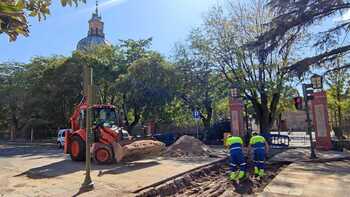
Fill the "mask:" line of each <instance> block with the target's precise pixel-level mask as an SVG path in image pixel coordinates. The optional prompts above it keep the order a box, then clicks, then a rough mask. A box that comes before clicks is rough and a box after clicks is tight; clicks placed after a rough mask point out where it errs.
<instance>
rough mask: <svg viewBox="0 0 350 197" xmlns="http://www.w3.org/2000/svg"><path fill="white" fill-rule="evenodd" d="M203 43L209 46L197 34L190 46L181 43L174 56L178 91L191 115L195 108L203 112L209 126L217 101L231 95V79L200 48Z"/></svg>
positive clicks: (202, 116) (206, 124) (204, 122)
mask: <svg viewBox="0 0 350 197" xmlns="http://www.w3.org/2000/svg"><path fill="white" fill-rule="evenodd" d="M201 46H205V43H202V42H201V40H196V39H193V38H192V40H190V43H189V46H186V45H178V46H177V48H176V53H175V58H174V59H175V67H176V69H175V70H176V76H177V78H178V81H177V84H176V85H177V88H176V95H177V98H179V99H180V100H181V104H182V106H183V108H187V113H188V114H189V115H191V114H192V112H193V111H194V110H197V111H199V112H200V117H201V120H202V122H203V125H204V127H205V128H206V129H209V127H210V125H211V122H212V117H213V112H214V108H215V103H216V102H218V101H220V100H222V99H224V98H225V97H227V95H228V94H227V90H228V89H227V86H228V83H227V82H226V81H225V80H224V77H222V75H221V74H220V73H218V72H215V71H214V69H212V66H213V65H212V63H211V61H210V60H209V59H208V58H207V57H206V56H205V55H203V54H202V53H200V51H199V50H198V48H196V47H201ZM191 119H193V118H191Z"/></svg>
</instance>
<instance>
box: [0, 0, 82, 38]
mask: <svg viewBox="0 0 350 197" xmlns="http://www.w3.org/2000/svg"><path fill="white" fill-rule="evenodd" d="M79 2H84V3H85V0H61V4H62V6H67V5H69V6H72V5H73V4H75V5H78V3H79ZM51 3H52V1H51V0H4V1H1V2H0V34H1V33H5V34H7V35H8V36H9V39H10V41H15V40H16V39H17V36H18V35H23V36H28V35H29V25H28V20H27V16H28V15H29V16H31V17H38V19H39V20H42V19H45V18H46V16H47V15H49V14H50V10H49V7H50V5H51Z"/></svg>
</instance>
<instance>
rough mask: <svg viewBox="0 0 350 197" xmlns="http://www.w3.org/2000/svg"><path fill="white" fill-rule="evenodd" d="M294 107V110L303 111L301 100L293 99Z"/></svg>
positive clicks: (299, 98) (298, 98)
mask: <svg viewBox="0 0 350 197" xmlns="http://www.w3.org/2000/svg"><path fill="white" fill-rule="evenodd" d="M294 106H295V109H297V110H302V109H303V98H301V97H295V98H294Z"/></svg>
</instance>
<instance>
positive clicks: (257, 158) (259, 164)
mask: <svg viewBox="0 0 350 197" xmlns="http://www.w3.org/2000/svg"><path fill="white" fill-rule="evenodd" d="M251 148H253V161H254V174H255V176H258V177H263V176H264V175H265V154H266V153H268V152H269V144H268V143H267V141H266V139H265V138H264V137H263V136H261V135H258V134H257V133H253V135H252V137H251V138H250V140H249V147H248V150H249V151H250V150H251Z"/></svg>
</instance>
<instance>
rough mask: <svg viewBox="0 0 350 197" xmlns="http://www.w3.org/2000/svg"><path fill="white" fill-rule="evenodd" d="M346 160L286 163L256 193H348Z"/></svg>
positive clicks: (341, 196)
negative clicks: (267, 183) (260, 191)
mask: <svg viewBox="0 0 350 197" xmlns="http://www.w3.org/2000/svg"><path fill="white" fill-rule="evenodd" d="M349 185H350V161H349V160H344V161H337V162H325V163H310V162H299V163H293V164H291V165H289V166H288V167H287V168H286V169H284V170H282V172H281V173H280V174H279V175H277V176H276V177H275V178H274V179H273V181H272V182H271V183H270V184H269V185H268V186H267V187H266V188H265V189H264V192H263V193H261V194H259V195H258V196H261V197H265V196H268V197H275V196H276V197H277V196H287V197H288V196H289V197H299V196H303V197H304V196H306V197H309V196H310V197H313V196H315V197H323V196H324V197H329V196H336V197H348V196H349V194H350V187H348V186H349Z"/></svg>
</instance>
